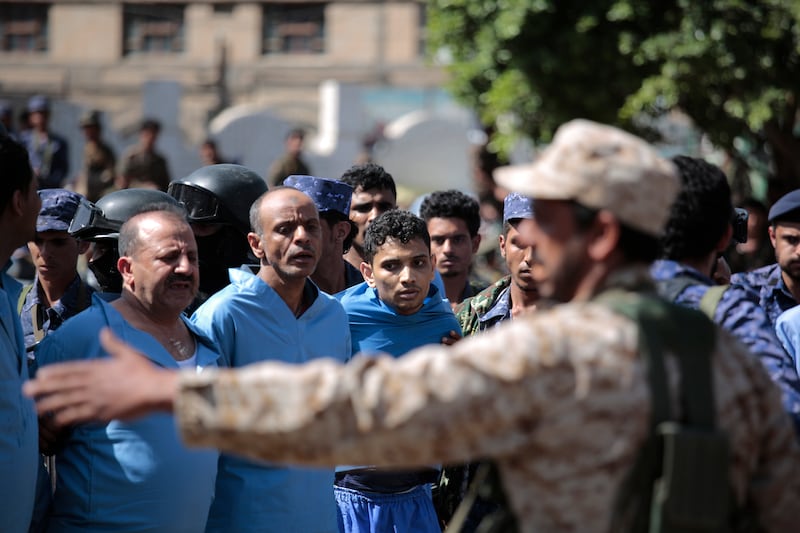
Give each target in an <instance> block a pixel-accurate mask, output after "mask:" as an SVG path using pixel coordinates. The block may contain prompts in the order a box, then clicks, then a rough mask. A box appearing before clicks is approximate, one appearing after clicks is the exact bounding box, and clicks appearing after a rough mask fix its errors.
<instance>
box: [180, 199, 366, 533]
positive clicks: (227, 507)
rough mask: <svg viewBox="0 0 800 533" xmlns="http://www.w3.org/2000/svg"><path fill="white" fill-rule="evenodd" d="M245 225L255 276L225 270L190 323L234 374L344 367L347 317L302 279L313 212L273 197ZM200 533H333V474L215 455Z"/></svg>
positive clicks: (312, 241)
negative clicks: (301, 366) (222, 282)
mask: <svg viewBox="0 0 800 533" xmlns="http://www.w3.org/2000/svg"><path fill="white" fill-rule="evenodd" d="M250 223H251V226H252V227H253V230H254V232H253V233H250V234H249V235H248V241H249V243H250V247H251V249H252V250H253V253H254V254H255V256H256V257H258V258H259V260H260V265H259V267H258V269H257V271H255V272H254V271H253V270H252V269H251V268H250V267H248V266H245V267H242V269H241V270H233V269H232V270H230V279H231V284H230V285H229V286H227V287H225V288H224V289H222V290H221V291H220V292H218V293H216V294H215V295H213V296H212V297H211V298H209V300H208V301H206V303H204V304H203V305H202V306H200V308H199V309H198V310H197V311H196V312H195V314H194V316H193V317H192V320H193V321H194V323H195V324H196V325H197V327H198V328H200V329H201V330H202V331H204V332H206V333H207V334H208V335H209V336H211V337H212V338H214V339H215V340H216V341H217V342H218V344H219V346H220V350H221V352H222V357H223V359H224V362H225V364H226V365H228V366H231V367H234V368H238V367H241V366H245V365H249V364H253V363H258V362H260V361H265V360H279V361H285V362H287V363H304V362H306V361H309V360H310V359H314V358H318V357H332V358H335V359H338V360H339V361H345V360H347V359H349V357H350V333H349V330H348V328H347V315H345V313H344V310H343V309H342V306H341V305H340V304H339V302H337V301H336V300H335V299H334V298H333V297H331V296H329V295H327V294H325V293H324V292H322V291H320V290H319V289H318V288H317V287H316V285H314V283H312V282H311V281H310V279H309V276H310V275H311V273H312V272H314V269H315V268H316V266H317V261H318V260H319V255H320V247H321V229H320V219H319V214H318V212H317V209H316V207H315V206H314V202H313V201H312V200H311V198H309V197H308V196H307V195H306V194H304V193H302V192H300V191H298V190H296V189H293V188H289V187H278V188H274V189H272V190H270V191H269V192H267V193H265V194H264V195H262V196H261V197H260V198H259V199H258V200H256V201H255V202H254V203H253V206H252V207H251V209H250ZM207 531H237V532H250V531H260V532H276V533H278V532H280V533H287V532H289V533H291V532H296V533H336V532H337V522H336V504H335V501H334V499H333V470H332V469H319V468H294V467H288V466H285V465H275V464H265V463H256V462H252V461H248V460H245V459H241V458H238V457H235V456H232V455H227V454H222V455H221V456H220V460H219V473H218V476H217V486H216V494H215V497H214V503H213V504H212V506H211V513H210V515H209V521H208V527H207Z"/></svg>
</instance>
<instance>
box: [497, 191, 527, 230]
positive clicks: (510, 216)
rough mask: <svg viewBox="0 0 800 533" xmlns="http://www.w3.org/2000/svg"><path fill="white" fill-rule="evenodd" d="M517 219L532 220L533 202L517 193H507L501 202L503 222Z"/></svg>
mask: <svg viewBox="0 0 800 533" xmlns="http://www.w3.org/2000/svg"><path fill="white" fill-rule="evenodd" d="M517 218H528V219H532V218H533V202H532V201H531V199H530V198H528V197H527V196H523V195H521V194H520V193H518V192H512V193H509V194H508V196H506V198H505V200H503V222H504V223H505V222H508V221H509V220H514V219H517Z"/></svg>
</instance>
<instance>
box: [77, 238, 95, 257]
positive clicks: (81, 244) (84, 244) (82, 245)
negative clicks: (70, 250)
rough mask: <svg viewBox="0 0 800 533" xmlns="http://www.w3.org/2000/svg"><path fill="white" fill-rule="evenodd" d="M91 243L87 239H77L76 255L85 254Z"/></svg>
mask: <svg viewBox="0 0 800 533" xmlns="http://www.w3.org/2000/svg"><path fill="white" fill-rule="evenodd" d="M91 244H92V243H90V242H89V241H78V255H83V254H85V253H86V252H87V251H88V250H89V246H90V245H91Z"/></svg>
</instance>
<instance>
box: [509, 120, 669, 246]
mask: <svg viewBox="0 0 800 533" xmlns="http://www.w3.org/2000/svg"><path fill="white" fill-rule="evenodd" d="M495 177H496V179H497V182H498V183H499V184H500V185H502V186H504V187H507V188H508V189H510V190H512V191H517V192H519V193H521V194H525V195H527V196H530V197H532V198H536V199H542V200H574V201H576V202H578V203H580V204H581V205H584V206H586V207H590V208H593V209H605V210H608V211H610V212H611V213H613V214H614V215H615V216H616V217H617V218H618V219H619V220H620V221H621V222H623V223H625V224H626V225H628V226H629V227H631V228H633V229H636V230H639V231H642V232H644V233H647V234H649V235H655V236H658V235H661V233H662V232H663V229H664V225H665V224H666V222H667V219H668V218H669V214H670V208H671V206H672V203H673V201H674V200H675V196H676V195H677V194H678V191H679V190H680V179H679V177H678V173H677V170H676V168H675V166H674V165H673V164H672V163H671V162H670V161H668V160H667V159H664V158H663V157H661V156H660V155H659V154H658V152H656V150H655V149H654V148H653V147H652V146H650V145H649V144H647V143H646V142H645V141H643V140H642V139H640V138H638V137H635V136H633V135H631V134H629V133H626V132H624V131H622V130H619V129H617V128H613V127H611V126H606V125H603V124H597V123H595V122H590V121H588V120H573V121H570V122H568V123H566V124H564V125H563V126H561V127H560V128H559V129H558V131H557V132H556V135H555V137H554V138H553V142H552V143H551V144H550V146H549V147H547V149H545V150H544V152H542V154H541V156H539V158H538V159H537V160H536V161H534V162H533V164H531V165H519V166H512V167H501V168H499V169H497V171H496V173H495Z"/></svg>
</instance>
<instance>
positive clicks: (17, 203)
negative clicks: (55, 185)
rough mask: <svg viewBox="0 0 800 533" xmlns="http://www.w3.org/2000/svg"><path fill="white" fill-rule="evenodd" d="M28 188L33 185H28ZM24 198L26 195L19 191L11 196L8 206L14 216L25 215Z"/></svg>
mask: <svg viewBox="0 0 800 533" xmlns="http://www.w3.org/2000/svg"><path fill="white" fill-rule="evenodd" d="M30 187H33V185H30ZM25 196H26V194H25V193H23V192H22V191H21V190H20V189H17V190H15V191H14V194H13V195H12V196H11V203H10V204H9V206H10V207H11V211H12V212H13V213H14V215H16V216H22V215H23V214H24V213H25Z"/></svg>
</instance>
